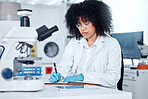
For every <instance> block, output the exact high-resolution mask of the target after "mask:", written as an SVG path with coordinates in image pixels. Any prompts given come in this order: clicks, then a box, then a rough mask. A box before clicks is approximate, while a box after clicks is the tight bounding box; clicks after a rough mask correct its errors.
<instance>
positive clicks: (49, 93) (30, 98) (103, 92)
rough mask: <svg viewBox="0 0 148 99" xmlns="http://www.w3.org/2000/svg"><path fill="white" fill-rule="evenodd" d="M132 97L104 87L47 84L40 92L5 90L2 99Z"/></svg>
mask: <svg viewBox="0 0 148 99" xmlns="http://www.w3.org/2000/svg"><path fill="white" fill-rule="evenodd" d="M93 98H94V99H132V94H131V93H129V92H124V91H119V90H117V89H110V88H104V87H97V88H94V87H92V88H91V87H90V88H78V89H57V88H53V86H52V87H51V86H50V85H45V88H44V90H42V91H38V92H3V93H0V99H93Z"/></svg>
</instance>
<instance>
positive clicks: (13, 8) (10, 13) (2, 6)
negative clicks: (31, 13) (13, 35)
mask: <svg viewBox="0 0 148 99" xmlns="http://www.w3.org/2000/svg"><path fill="white" fill-rule="evenodd" d="M20 8H21V4H20V3H17V2H0V21H6V20H7V21H19V16H18V15H17V10H18V9H20Z"/></svg>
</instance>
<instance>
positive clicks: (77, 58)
mask: <svg viewBox="0 0 148 99" xmlns="http://www.w3.org/2000/svg"><path fill="white" fill-rule="evenodd" d="M83 40H84V39H81V40H80V41H78V42H77V43H78V50H77V52H76V54H75V57H74V65H73V69H72V74H75V73H76V68H77V67H78V64H79V62H80V60H81V57H82V50H83Z"/></svg>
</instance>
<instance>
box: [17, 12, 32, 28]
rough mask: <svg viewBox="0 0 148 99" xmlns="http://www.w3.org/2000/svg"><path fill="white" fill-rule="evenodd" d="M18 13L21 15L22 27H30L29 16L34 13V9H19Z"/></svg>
mask: <svg viewBox="0 0 148 99" xmlns="http://www.w3.org/2000/svg"><path fill="white" fill-rule="evenodd" d="M17 15H20V16H21V17H20V25H21V27H30V19H29V17H28V16H30V15H32V10H29V9H19V10H17Z"/></svg>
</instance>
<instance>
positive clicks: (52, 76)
mask: <svg viewBox="0 0 148 99" xmlns="http://www.w3.org/2000/svg"><path fill="white" fill-rule="evenodd" d="M49 80H50V82H51V83H56V82H58V81H60V80H61V74H60V73H59V72H57V73H56V72H52V73H51V74H50V78H49Z"/></svg>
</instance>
